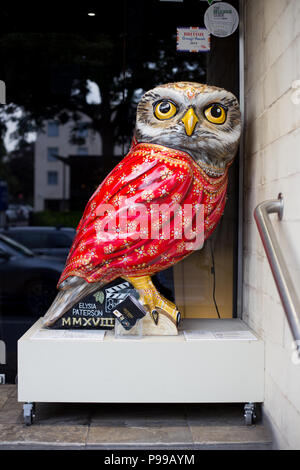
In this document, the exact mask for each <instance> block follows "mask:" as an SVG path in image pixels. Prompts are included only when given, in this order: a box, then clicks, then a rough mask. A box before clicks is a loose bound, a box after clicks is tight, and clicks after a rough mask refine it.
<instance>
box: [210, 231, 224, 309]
mask: <svg viewBox="0 0 300 470" xmlns="http://www.w3.org/2000/svg"><path fill="white" fill-rule="evenodd" d="M209 242H210V254H211V262H212V267H211V274H212V275H213V301H214V304H215V308H216V312H217V314H218V317H219V318H221V316H220V312H219V309H218V305H217V301H216V268H215V256H214V250H213V242H212V240H209Z"/></svg>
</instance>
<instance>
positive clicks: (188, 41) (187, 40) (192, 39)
mask: <svg viewBox="0 0 300 470" xmlns="http://www.w3.org/2000/svg"><path fill="white" fill-rule="evenodd" d="M209 50H210V34H209V32H208V31H207V29H205V28H198V27H189V28H181V27H180V28H177V51H180V52H208V51H209Z"/></svg>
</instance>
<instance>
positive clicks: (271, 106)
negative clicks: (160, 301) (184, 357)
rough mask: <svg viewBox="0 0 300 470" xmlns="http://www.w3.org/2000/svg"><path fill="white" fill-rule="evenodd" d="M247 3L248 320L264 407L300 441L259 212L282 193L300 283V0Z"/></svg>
mask: <svg viewBox="0 0 300 470" xmlns="http://www.w3.org/2000/svg"><path fill="white" fill-rule="evenodd" d="M245 10H246V11H245V89H246V94H245V104H246V114H245V124H246V132H245V156H244V158H245V195H244V196H245V219H244V229H245V240H244V305H243V311H244V320H245V321H246V322H247V323H248V324H249V325H250V327H252V328H253V329H254V330H255V331H256V332H257V333H258V334H259V335H261V337H262V338H263V339H264V340H265V354H266V367H265V390H266V395H265V403H264V406H263V410H264V415H265V417H266V418H267V419H268V420H269V422H270V424H271V426H272V429H273V432H274V438H275V443H276V446H277V447H278V448H280V449H300V364H299V365H296V364H295V363H294V362H295V361H294V362H293V360H292V357H293V356H292V353H293V349H292V344H293V338H292V336H291V333H290V329H289V326H288V323H287V321H286V318H285V314H284V311H283V308H282V305H281V302H280V299H279V295H278V293H277V290H276V287H275V283H274V280H273V277H272V274H271V270H270V267H269V264H268V261H267V258H266V255H265V253H264V249H263V246H262V243H261V240H260V237H259V234H258V231H257V228H256V224H255V221H254V218H253V210H254V208H255V207H256V205H257V204H258V203H260V202H262V201H264V200H267V199H274V198H277V195H278V193H280V192H282V193H283V196H284V204H285V208H284V218H283V221H282V222H279V221H278V220H277V218H276V216H271V217H272V220H273V223H274V226H275V229H276V232H277V233H278V236H279V240H280V243H281V246H282V248H283V250H284V254H285V258H286V260H287V264H288V267H289V270H290V274H291V276H292V278H293V281H294V283H295V286H300V248H299V245H300V243H299V240H300V128H299V124H300V104H297V103H298V101H299V103H300V1H299V0H245ZM297 80H299V82H298V83H297V82H296V81H297ZM298 85H299V88H298V91H299V93H298V92H297V89H296V88H293V86H294V87H295V86H298ZM299 295H300V292H299Z"/></svg>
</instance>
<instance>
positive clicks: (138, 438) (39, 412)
mask: <svg viewBox="0 0 300 470" xmlns="http://www.w3.org/2000/svg"><path fill="white" fill-rule="evenodd" d="M271 448H272V437H271V434H270V432H269V430H268V428H267V426H266V425H265V424H263V423H262V422H258V423H257V424H256V425H253V426H245V424H244V418H243V405H242V404H217V405H215V404H213V405H212V404H191V405H190V404H185V405H184V404H175V405H174V404H97V403H90V404H80V403H37V404H36V418H35V421H34V424H33V425H31V426H25V425H24V423H23V404H22V403H18V399H17V387H16V385H9V384H8V385H0V450H3V449H19V450H23V449H28V450H32V449H34V450H39V449H40V450H44V449H52V450H56V449H59V450H61V449H66V450H69V449H72V450H73V449H78V450H85V449H88V450H90V449H106V450H113V449H144V450H145V449H146V450H152V449H170V450H174V449H176V450H177V449H178V450H179V449H185V450H198V449H203V450H205V449H212V450H223V449H226V450H244V449H245V450H248V449H250V450H270V449H271Z"/></svg>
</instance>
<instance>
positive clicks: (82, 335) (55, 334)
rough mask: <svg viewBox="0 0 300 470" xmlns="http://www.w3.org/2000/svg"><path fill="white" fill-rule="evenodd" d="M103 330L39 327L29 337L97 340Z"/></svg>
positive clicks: (101, 338) (102, 337) (101, 336)
mask: <svg viewBox="0 0 300 470" xmlns="http://www.w3.org/2000/svg"><path fill="white" fill-rule="evenodd" d="M105 332H106V331H105V330H54V329H53V330H52V329H49V330H48V329H43V328H42V329H40V330H37V331H36V332H35V333H34V334H33V335H32V336H31V338H30V339H34V340H35V339H40V340H45V339H47V340H48V339H51V340H52V339H53V340H55V339H63V340H65V339H66V340H68V339H73V340H74V339H75V340H77V339H79V340H81V339H87V340H90V339H96V340H98V341H103V339H104V336H105Z"/></svg>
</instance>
